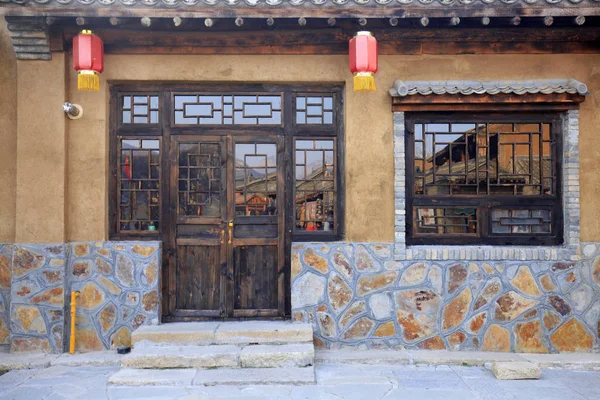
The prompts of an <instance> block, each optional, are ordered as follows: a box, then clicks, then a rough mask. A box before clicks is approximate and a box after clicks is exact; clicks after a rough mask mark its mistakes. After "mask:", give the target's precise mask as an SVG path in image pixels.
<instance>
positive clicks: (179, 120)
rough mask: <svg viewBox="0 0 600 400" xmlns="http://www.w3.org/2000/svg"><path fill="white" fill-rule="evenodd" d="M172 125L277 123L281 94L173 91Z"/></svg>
mask: <svg viewBox="0 0 600 400" xmlns="http://www.w3.org/2000/svg"><path fill="white" fill-rule="evenodd" d="M174 98H175V104H174V106H175V108H174V113H175V114H174V115H175V124H176V125H234V124H235V125H281V122H282V118H283V111H282V95H280V94H277V95H267V94H256V95H255V94H234V95H213V94H210V95H203V94H200V95H196V94H191V95H187V94H186V95H175V97H174Z"/></svg>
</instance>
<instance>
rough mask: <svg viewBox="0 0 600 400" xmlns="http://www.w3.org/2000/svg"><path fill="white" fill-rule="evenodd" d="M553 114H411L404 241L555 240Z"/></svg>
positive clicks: (556, 139)
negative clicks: (405, 238) (405, 236)
mask: <svg viewBox="0 0 600 400" xmlns="http://www.w3.org/2000/svg"><path fill="white" fill-rule="evenodd" d="M560 129H561V124H560V119H559V116H558V115H556V114H546V115H527V114H518V113H515V114H512V115H508V116H498V115H462V114H452V115H444V114H438V115H425V114H417V113H415V114H411V115H409V116H408V117H407V120H406V130H407V135H406V138H407V143H406V146H407V175H408V176H407V178H408V179H407V206H408V207H407V210H408V211H407V238H408V242H409V244H442V243H445V244H463V243H464V244H502V245H511V244H514V245H517V244H519V245H523V244H559V243H561V242H562V208H561V198H560V190H559V189H560V185H559V181H558V177H559V175H558V174H557V171H560V159H559V157H560V156H559V154H560V152H559V151H558V149H560V137H561V132H560Z"/></svg>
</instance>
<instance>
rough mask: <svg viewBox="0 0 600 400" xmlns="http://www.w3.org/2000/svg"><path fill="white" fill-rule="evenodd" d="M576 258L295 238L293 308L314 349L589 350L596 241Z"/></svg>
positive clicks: (597, 306)
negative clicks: (523, 257) (422, 256)
mask: <svg viewBox="0 0 600 400" xmlns="http://www.w3.org/2000/svg"><path fill="white" fill-rule="evenodd" d="M582 249H583V251H582V252H583V254H582V257H581V258H582V261H578V262H573V261H550V260H548V261H518V260H517V261H492V260H488V261H452V260H439V261H431V260H428V261H425V260H412V261H394V256H393V245H392V244H391V243H295V244H294V245H293V247H292V312H293V319H294V320H295V321H305V322H311V323H313V325H314V329H315V343H316V344H317V346H319V347H322V348H340V347H344V346H361V347H367V348H381V347H383V348H408V349H449V350H484V351H516V352H535V353H547V352H566V351H582V352H585V351H597V350H598V347H599V344H600V343H599V338H598V336H599V335H600V322H599V316H600V244H598V243H585V244H582Z"/></svg>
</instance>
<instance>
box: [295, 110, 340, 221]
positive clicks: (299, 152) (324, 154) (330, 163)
mask: <svg viewBox="0 0 600 400" xmlns="http://www.w3.org/2000/svg"><path fill="white" fill-rule="evenodd" d="M313 101H315V100H313ZM295 147H296V151H295V158H294V165H295V175H294V186H295V192H296V196H295V202H294V203H295V204H294V216H295V229H296V231H297V232H310V231H322V232H323V231H325V232H329V231H334V230H335V224H336V216H335V212H336V204H335V203H336V198H335V196H336V195H335V188H336V177H335V165H336V162H335V155H334V152H335V150H334V149H335V142H334V140H333V139H317V140H296V141H295Z"/></svg>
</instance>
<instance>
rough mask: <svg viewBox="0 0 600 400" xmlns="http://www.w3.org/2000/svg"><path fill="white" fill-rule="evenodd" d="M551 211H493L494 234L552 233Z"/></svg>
mask: <svg viewBox="0 0 600 400" xmlns="http://www.w3.org/2000/svg"><path fill="white" fill-rule="evenodd" d="M551 229H552V225H551V211H550V210H539V209H496V210H492V233H496V234H523V233H551Z"/></svg>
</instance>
